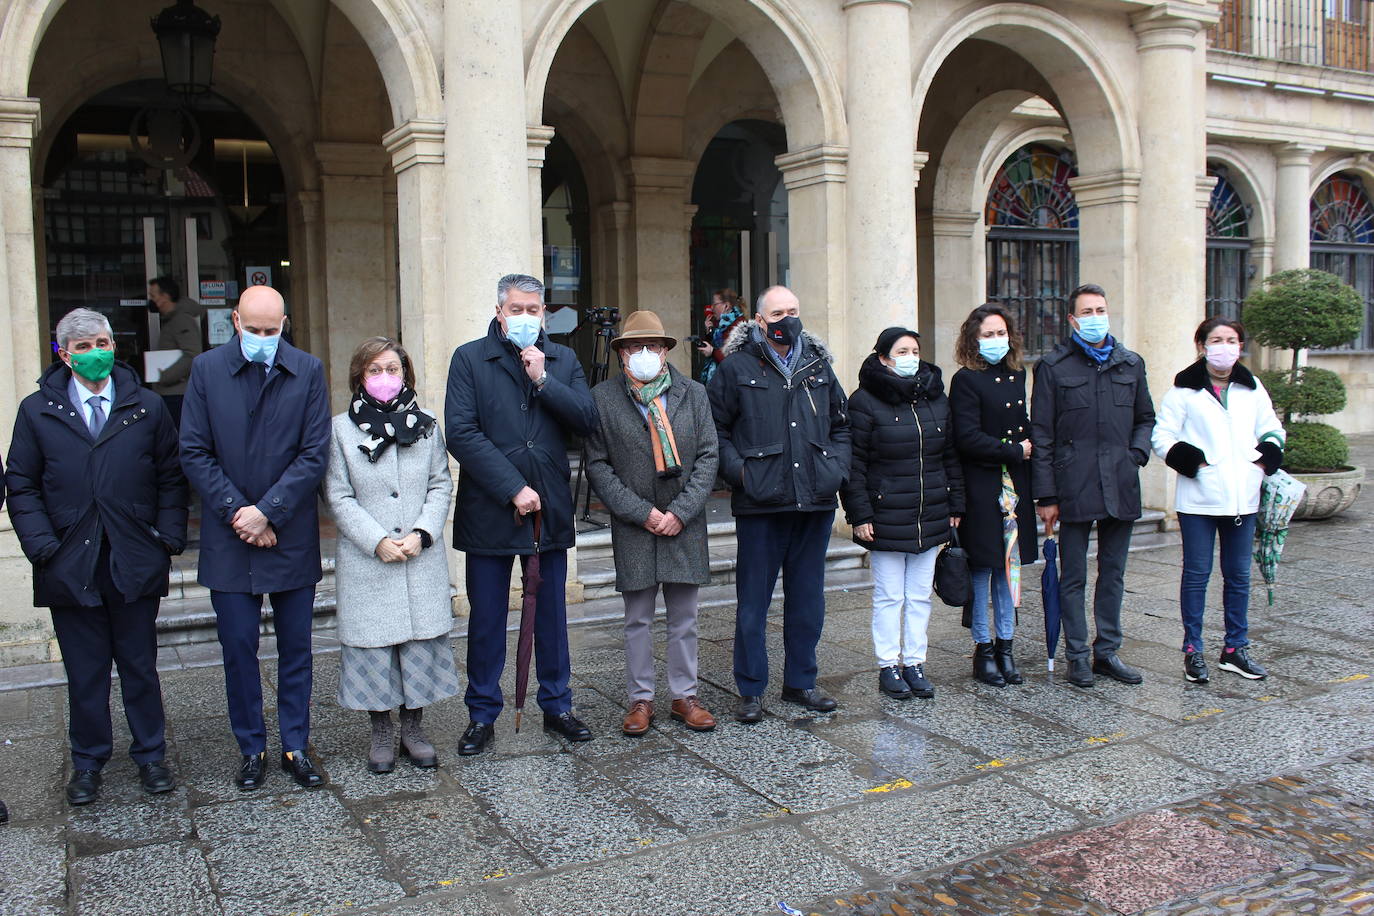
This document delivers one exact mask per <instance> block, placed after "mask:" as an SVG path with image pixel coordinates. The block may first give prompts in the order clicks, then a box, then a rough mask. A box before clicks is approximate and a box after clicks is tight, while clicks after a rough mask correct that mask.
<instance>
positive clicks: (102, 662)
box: [5, 308, 187, 805]
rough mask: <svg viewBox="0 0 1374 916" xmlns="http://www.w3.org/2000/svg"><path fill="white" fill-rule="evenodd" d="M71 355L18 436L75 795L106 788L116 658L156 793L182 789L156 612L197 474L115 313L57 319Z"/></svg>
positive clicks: (21, 506)
mask: <svg viewBox="0 0 1374 916" xmlns="http://www.w3.org/2000/svg"><path fill="white" fill-rule="evenodd" d="M57 346H58V351H57V352H58V356H59V357H61V361H60V362H56V363H53V364H52V365H51V366H49V367H48V369H47V370H46V371H45V372H44V373H43V377H42V378H41V379H40V380H39V383H38V391H36V392H35V393H33V394H31V395H29V396H28V397H26V398H25V399H24V401H23V403H21V404H20V405H19V414H18V416H17V417H16V418H15V422H14V438H13V440H12V442H11V445H10V454H9V471H8V472H7V473H6V474H5V483H6V485H7V487H8V488H9V506H10V519H11V521H13V523H14V531H15V534H16V535H18V537H19V543H20V545H21V546H22V547H23V549H24V554H25V556H27V557H28V558H29V560H31V561H32V562H33V601H34V604H35V605H36V606H38V607H44V606H46V607H48V608H51V610H52V622H53V630H54V632H55V633H56V634H57V644H58V646H59V647H60V648H61V649H62V663H63V665H64V667H65V668H66V671H67V694H68V703H69V707H70V724H69V729H68V736H69V739H70V743H71V753H72V777H71V780H70V781H69V782H68V783H67V801H68V802H70V803H71V804H73V805H85V804H89V803H90V802H93V801H95V800H96V799H97V798H98V797H99V795H100V783H101V771H102V770H103V769H104V766H105V764H106V763H107V762H108V761H109V759H110V753H111V751H112V750H113V745H114V740H113V735H112V732H111V726H110V665H111V663H112V662H113V663H116V664H118V665H119V682H120V691H121V693H122V694H123V696H124V713H125V716H126V717H127V718H128V722H129V732H130V733H131V735H132V737H133V741H132V742H131V745H130V748H129V754H130V756H131V757H133V759H134V762H135V763H136V764H138V771H139V779H140V781H141V782H142V784H143V788H144V790H145V791H147V792H150V793H161V792H170V791H171V790H172V789H173V788H175V786H176V783H175V781H174V780H173V778H172V774H171V771H170V770H168V769H167V765H166V762H165V758H166V755H167V744H166V741H165V740H164V725H165V718H164V714H163V709H162V686H161V683H160V682H159V680H158V676H157V632H156V630H155V628H154V624H155V621H156V620H157V610H158V604H159V601H160V599H161V596H163V595H165V594H167V570H168V568H169V567H170V565H171V555H172V554H177V553H180V552H181V550H182V548H183V547H184V546H185V545H186V503H187V489H186V478H185V477H184V476H182V473H181V467H180V465H179V464H178V463H177V440H176V427H175V425H174V424H173V422H172V417H171V414H170V413H169V412H168V411H167V408H166V405H165V404H164V403H163V401H162V399H161V398H160V397H158V396H157V395H155V394H153V393H152V392H151V391H148V390H147V389H145V388H143V387H141V386H140V385H139V380H138V376H137V375H135V374H134V371H133V369H131V368H130V367H129V366H127V365H125V364H124V363H121V362H117V361H116V360H115V358H114V334H113V332H112V331H111V330H110V324H109V322H108V321H107V320H106V318H105V316H104V315H101V314H100V313H99V312H93V311H91V310H90V309H84V308H79V309H74V310H72V311H71V312H69V313H67V315H66V316H65V317H63V319H62V320H61V321H59V322H58V323H57Z"/></svg>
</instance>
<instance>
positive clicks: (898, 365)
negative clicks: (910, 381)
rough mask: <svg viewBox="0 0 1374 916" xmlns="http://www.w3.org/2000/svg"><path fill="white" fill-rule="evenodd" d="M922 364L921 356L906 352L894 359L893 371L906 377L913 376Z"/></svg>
mask: <svg viewBox="0 0 1374 916" xmlns="http://www.w3.org/2000/svg"><path fill="white" fill-rule="evenodd" d="M920 366H921V358H920V357H919V356H912V355H911V354H910V353H904V354H902V355H901V356H895V357H893V359H892V371H893V372H895V373H897V374H898V375H900V376H903V377H904V378H911V377H912V376H913V375H915V374H916V370H917V369H919V368H920Z"/></svg>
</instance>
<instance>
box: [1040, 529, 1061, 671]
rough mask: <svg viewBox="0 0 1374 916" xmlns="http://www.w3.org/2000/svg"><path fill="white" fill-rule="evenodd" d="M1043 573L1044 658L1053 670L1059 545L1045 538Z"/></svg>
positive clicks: (1056, 632) (1057, 639)
mask: <svg viewBox="0 0 1374 916" xmlns="http://www.w3.org/2000/svg"><path fill="white" fill-rule="evenodd" d="M1044 548H1045V571H1044V572H1042V573H1041V574H1040V600H1041V602H1042V603H1043V604H1044V606H1045V658H1046V663H1045V664H1046V666H1047V667H1048V668H1049V670H1051V671H1053V670H1054V650H1055V649H1056V648H1057V647H1058V646H1059V563H1058V554H1059V545H1058V544H1056V543H1055V540H1054V538H1052V537H1047V538H1045V544H1044Z"/></svg>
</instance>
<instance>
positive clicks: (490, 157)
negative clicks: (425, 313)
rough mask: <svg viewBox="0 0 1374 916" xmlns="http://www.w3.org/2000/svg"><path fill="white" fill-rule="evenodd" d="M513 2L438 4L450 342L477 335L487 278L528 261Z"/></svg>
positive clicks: (484, 319)
mask: <svg viewBox="0 0 1374 916" xmlns="http://www.w3.org/2000/svg"><path fill="white" fill-rule="evenodd" d="M524 61H525V54H524V46H523V41H522V25H521V6H520V4H519V3H492V2H490V0H447V2H445V4H444V115H445V118H446V120H447V122H448V124H449V125H451V129H449V130H447V131H445V133H444V172H445V176H446V181H445V186H444V209H443V212H444V222H445V248H444V263H445V271H444V276H445V285H446V290H445V293H446V297H447V310H448V317H449V320H448V332H449V335H450V338H451V339H450V343H451V344H459V343H462V342H464V341H468V340H472V339H473V338H476V337H479V336H481V335H483V334H485V333H486V330H487V325H488V323H489V322H490V321H491V318H492V315H493V312H494V309H495V307H496V281H497V280H499V279H500V278H501V277H502V276H503V275H505V274H508V273H527V274H533V275H535V276H538V275H539V274H541V273H542V272H543V271H542V270H541V268H540V263H539V262H538V261H531V260H530V257H531V253H532V251H533V243H532V241H531V238H530V236H531V232H530V208H531V206H532V205H531V202H530V188H529V165H528V158H529V146H528V135H527V130H526V125H525V64H524Z"/></svg>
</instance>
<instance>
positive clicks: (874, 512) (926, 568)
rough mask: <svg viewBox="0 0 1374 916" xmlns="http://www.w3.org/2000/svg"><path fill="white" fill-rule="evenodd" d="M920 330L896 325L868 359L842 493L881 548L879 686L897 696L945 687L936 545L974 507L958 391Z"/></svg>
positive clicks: (859, 534)
mask: <svg viewBox="0 0 1374 916" xmlns="http://www.w3.org/2000/svg"><path fill="white" fill-rule="evenodd" d="M919 338H920V335H919V334H917V333H916V332H915V331H911V330H907V329H906V328H888V329H887V330H885V331H883V332H882V334H880V335H878V342H877V344H876V345H875V346H874V348H873V353H872V354H870V355H869V357H868V358H867V359H865V360H864V362H863V365H862V366H860V367H859V389H858V390H857V391H855V392H854V394H853V395H851V396H850V398H849V425H850V431H851V434H852V442H853V459H852V461H851V464H850V470H849V482H848V483H847V484H846V485H845V487H844V489H843V490H842V491H841V494H840V495H841V498H842V499H843V501H844V508H845V514H846V516H847V518H848V520H849V523H850V524H851V525H853V526H854V540H855V541H856V542H857V543H859V544H860V545H861V546H863V547H866V548H868V549H869V550H870V551H871V553H870V555H869V560H870V566H871V568H872V570H873V649H874V654H875V655H876V656H877V658H878V667H879V669H880V670H879V676H878V689H879V690H880V691H881V692H882V693H884V694H886V695H887V696H890V697H894V698H897V699H909V698H910V697H912V696H913V695H914V696H918V697H923V698H928V697H932V696H934V695H935V689H934V687H932V686H931V683H930V681H929V680H927V679H926V676H925V660H926V627H927V625H928V624H929V622H930V594H931V583H932V580H933V578H934V575H935V556H936V553H937V549H936V548H938V547H939V546H940V545H941V544H943V543H945V542H946V541H948V540H949V539H950V532H951V529H952V527H953V526H955V525H958V524H959V521H958V519H959V516H960V515H962V514H963V512H964V487H963V480H962V478H961V476H960V471H959V459H958V455H957V454H956V452H955V450H954V439H953V437H952V435H951V429H950V410H949V399H948V398H946V397H945V386H944V383H943V382H942V381H941V378H940V370H939V368H938V367H936V366H934V365H932V364H931V363H927V362H922V361H921V359H920V352H921V345H920V340H919Z"/></svg>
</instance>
